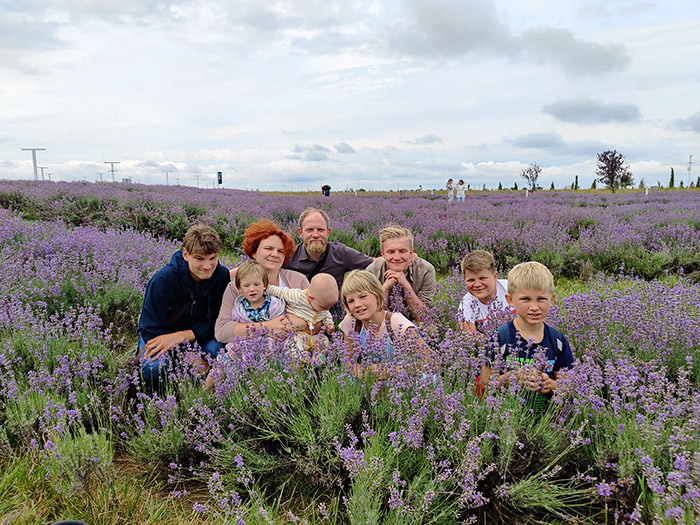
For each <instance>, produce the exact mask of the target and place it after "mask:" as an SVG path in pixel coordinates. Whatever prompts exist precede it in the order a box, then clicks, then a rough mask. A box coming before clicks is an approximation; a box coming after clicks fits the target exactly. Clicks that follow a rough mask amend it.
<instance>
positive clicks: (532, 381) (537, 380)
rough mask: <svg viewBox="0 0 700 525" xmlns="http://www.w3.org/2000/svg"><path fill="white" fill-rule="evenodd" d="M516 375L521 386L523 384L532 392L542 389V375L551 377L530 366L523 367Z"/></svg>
mask: <svg viewBox="0 0 700 525" xmlns="http://www.w3.org/2000/svg"><path fill="white" fill-rule="evenodd" d="M516 376H517V378H518V382H519V383H520V386H522V387H523V388H524V389H525V390H529V391H530V392H534V391H541V389H542V376H545V377H547V378H549V376H548V375H547V374H545V373H542V372H540V371H538V370H535V369H533V368H528V367H523V368H521V369H520V370H518V371H517V373H516Z"/></svg>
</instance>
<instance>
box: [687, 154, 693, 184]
mask: <svg viewBox="0 0 700 525" xmlns="http://www.w3.org/2000/svg"><path fill="white" fill-rule="evenodd" d="M692 168H693V156H692V155H691V156H690V157H689V158H688V187H689V188H690V171H691V170H692Z"/></svg>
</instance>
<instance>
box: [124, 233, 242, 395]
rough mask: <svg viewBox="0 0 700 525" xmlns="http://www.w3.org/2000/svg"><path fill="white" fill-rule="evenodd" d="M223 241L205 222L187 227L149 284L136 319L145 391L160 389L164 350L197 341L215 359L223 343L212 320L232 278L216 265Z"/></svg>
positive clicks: (166, 355) (164, 356) (165, 364)
mask: <svg viewBox="0 0 700 525" xmlns="http://www.w3.org/2000/svg"><path fill="white" fill-rule="evenodd" d="M220 251H221V239H220V238H219V234H217V233H216V231H215V230H214V229H213V228H212V227H210V226H207V225H205V224H196V225H194V226H192V227H191V228H189V229H188V230H187V233H185V237H184V239H183V242H182V249H181V250H178V251H177V252H175V253H174V254H173V256H172V258H171V259H170V262H169V263H168V264H167V265H166V266H165V267H163V268H162V269H160V270H159V271H158V272H157V273H156V274H155V275H154V276H153V277H152V278H151V280H150V281H149V282H148V285H147V286H146V293H145V295H144V298H143V307H142V309H141V318H140V320H139V331H138V345H139V356H140V357H139V360H140V365H141V374H142V375H143V379H144V382H145V384H146V388H147V389H148V391H149V392H153V391H156V390H158V389H159V387H160V380H161V379H162V378H163V377H164V374H165V373H166V372H167V362H168V357H172V356H168V353H169V352H170V351H171V350H172V349H173V348H175V347H176V346H178V345H180V344H183V343H187V342H189V343H196V345H197V347H198V349H199V351H200V353H201V354H202V355H204V354H206V355H209V356H211V357H216V355H217V353H218V352H219V350H221V348H222V347H223V345H222V344H221V343H220V342H219V341H217V340H216V339H215V338H214V324H215V321H216V318H217V316H218V314H219V308H220V305H221V299H222V297H223V295H224V290H225V289H226V286H227V285H228V283H229V281H230V279H231V277H230V273H229V271H228V270H227V269H226V268H225V267H224V266H222V265H221V263H219V252H220Z"/></svg>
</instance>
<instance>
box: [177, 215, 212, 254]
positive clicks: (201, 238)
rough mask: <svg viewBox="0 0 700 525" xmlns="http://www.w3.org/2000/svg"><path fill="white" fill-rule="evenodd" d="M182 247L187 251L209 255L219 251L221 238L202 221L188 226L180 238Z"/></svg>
mask: <svg viewBox="0 0 700 525" xmlns="http://www.w3.org/2000/svg"><path fill="white" fill-rule="evenodd" d="M182 248H183V250H185V251H186V252H187V253H191V254H194V253H197V254H200V255H211V254H213V253H219V252H220V251H221V238H220V237H219V234H218V233H216V230H215V229H214V228H212V227H211V226H209V225H207V224H203V223H201V222H200V223H197V224H195V225H194V226H190V229H189V230H187V233H185V237H184V238H183V239H182Z"/></svg>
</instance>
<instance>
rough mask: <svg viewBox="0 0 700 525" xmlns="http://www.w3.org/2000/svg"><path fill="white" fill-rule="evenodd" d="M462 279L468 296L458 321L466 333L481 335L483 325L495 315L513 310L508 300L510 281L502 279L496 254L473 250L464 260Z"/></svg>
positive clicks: (462, 303)
mask: <svg viewBox="0 0 700 525" xmlns="http://www.w3.org/2000/svg"><path fill="white" fill-rule="evenodd" d="M461 267H462V277H464V283H465V284H466V286H467V293H466V294H465V295H464V297H463V298H462V302H461V303H460V305H459V322H460V326H461V328H462V329H463V330H468V331H470V332H481V331H482V330H481V328H482V326H483V324H484V322H485V321H486V320H487V319H488V318H489V316H490V315H491V314H493V313H495V312H499V311H503V310H510V311H511V312H512V309H511V308H510V306H509V305H508V301H507V300H506V294H507V293H508V280H507V279H499V278H498V272H497V271H496V262H495V261H494V258H493V255H492V254H491V253H489V252H487V251H485V250H474V251H473V252H470V253H468V254H467V255H465V257H464V259H462V265H461Z"/></svg>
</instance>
